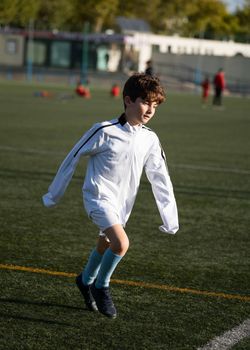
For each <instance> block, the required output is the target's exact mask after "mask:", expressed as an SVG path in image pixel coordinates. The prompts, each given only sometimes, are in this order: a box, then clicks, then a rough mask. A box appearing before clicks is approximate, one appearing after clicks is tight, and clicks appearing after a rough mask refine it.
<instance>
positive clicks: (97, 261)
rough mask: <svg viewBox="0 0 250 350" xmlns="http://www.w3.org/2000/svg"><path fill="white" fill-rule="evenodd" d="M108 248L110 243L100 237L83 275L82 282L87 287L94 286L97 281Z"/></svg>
mask: <svg viewBox="0 0 250 350" xmlns="http://www.w3.org/2000/svg"><path fill="white" fill-rule="evenodd" d="M108 247H109V242H108V241H107V240H106V239H105V237H99V239H98V242H97V246H96V248H95V249H93V250H92V252H91V254H90V256H89V259H88V262H87V265H86V266H85V268H84V270H83V273H82V282H83V283H84V284H85V285H90V284H92V283H93V282H94V280H95V279H96V276H97V274H98V271H99V268H100V266H101V261H102V256H103V254H104V252H105V251H106V249H107V248H108Z"/></svg>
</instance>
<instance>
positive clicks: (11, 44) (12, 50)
mask: <svg viewBox="0 0 250 350" xmlns="http://www.w3.org/2000/svg"><path fill="white" fill-rule="evenodd" d="M5 52H6V53H7V54H9V55H15V54H16V53H17V40H16V39H7V40H6V42H5Z"/></svg>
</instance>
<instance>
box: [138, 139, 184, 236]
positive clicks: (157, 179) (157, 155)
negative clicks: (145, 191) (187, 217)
mask: <svg viewBox="0 0 250 350" xmlns="http://www.w3.org/2000/svg"><path fill="white" fill-rule="evenodd" d="M145 172H146V175H147V178H148V180H149V182H150V183H151V186H152V191H153V194H154V197H155V201H156V204H157V207H158V210H159V212H160V215H161V219H162V221H163V225H162V226H160V227H159V229H160V231H162V232H166V233H170V234H175V233H176V232H177V231H178V229H179V221H178V211H177V205H176V201H175V196H174V191H173V185H172V182H171V180H170V176H169V173H168V170H167V166H166V160H165V155H164V152H163V150H162V148H161V146H160V143H159V141H158V140H157V142H155V144H154V147H152V148H151V150H150V154H149V156H148V158H147V160H146V164H145Z"/></svg>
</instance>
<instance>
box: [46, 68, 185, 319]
mask: <svg viewBox="0 0 250 350" xmlns="http://www.w3.org/2000/svg"><path fill="white" fill-rule="evenodd" d="M164 99H165V94H164V90H163V88H162V86H161V85H160V82H159V79H158V78H156V77H153V76H149V75H146V74H139V73H137V74H134V75H132V76H131V77H130V78H129V79H128V80H127V82H126V83H125V86H124V90H123V101H124V107H125V113H123V114H122V115H121V116H120V117H119V118H116V119H113V120H111V121H105V122H101V123H98V124H95V125H94V126H93V127H92V128H91V129H90V130H89V131H87V132H86V133H85V134H84V135H83V137H82V138H81V139H80V141H79V142H78V143H77V144H76V145H75V146H74V147H73V149H72V151H71V152H70V153H69V154H68V156H67V157H66V158H65V160H64V161H63V163H62V165H61V166H60V168H59V170H58V172H57V174H56V176H55V178H54V180H53V182H52V184H51V185H50V187H49V192H48V193H47V194H45V195H44V196H43V202H44V205H45V206H47V207H51V206H54V205H55V204H56V203H58V202H59V200H60V198H61V197H62V196H63V194H64V191H65V189H66V187H67V186H68V184H69V182H70V180H71V178H72V175H73V173H74V170H75V168H76V165H77V163H78V161H79V159H80V157H81V156H83V155H88V156H90V159H89V162H88V167H87V171H86V176H85V181H84V184H83V200H84V206H85V209H86V211H87V214H88V216H89V217H90V218H91V219H92V220H93V222H94V223H95V224H96V225H97V226H98V227H99V229H100V234H99V239H98V242H97V246H96V248H95V249H94V250H93V251H92V253H91V254H90V257H89V260H88V263H87V265H86V267H85V269H84V270H83V272H82V273H81V274H80V275H79V276H77V278H76V284H77V286H78V288H79V289H80V292H81V293H82V295H83V297H84V300H85V304H86V306H87V308H88V309H89V310H92V311H97V310H98V311H99V312H101V313H102V314H104V315H105V316H107V317H111V318H115V317H116V309H115V306H114V304H113V301H112V298H111V294H110V290H109V282H110V278H111V275H112V273H113V272H114V270H115V268H116V266H117V264H118V263H119V262H120V260H121V259H122V257H123V256H124V255H125V254H126V252H127V250H128V247H129V240H128V237H127V234H126V232H125V230H124V227H125V224H126V222H127V221H128V218H129V216H130V213H131V210H132V207H133V204H134V201H135V197H136V194H137V190H138V188H139V182H140V177H141V174H142V171H143V169H145V171H146V175H147V177H148V180H149V181H150V183H151V185H152V190H153V194H154V197H155V200H156V203H157V206H158V209H159V212H160V215H161V218H162V221H163V225H162V226H160V230H161V231H163V232H167V233H171V234H174V233H176V232H177V231H178V228H179V226H178V214H177V207H176V202H175V197H174V193H173V188H172V184H171V180H170V178H169V175H168V171H167V168H166V163H165V155H164V152H163V150H162V149H161V146H160V143H159V140H158V137H157V136H156V134H155V133H154V132H153V131H151V130H150V129H149V128H147V127H146V126H145V124H147V122H148V121H149V120H150V119H151V118H152V117H153V115H154V113H155V109H156V107H157V106H158V104H160V103H162V102H163V101H164Z"/></svg>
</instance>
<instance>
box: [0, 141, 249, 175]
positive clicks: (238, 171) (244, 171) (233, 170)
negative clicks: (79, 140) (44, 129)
mask: <svg viewBox="0 0 250 350" xmlns="http://www.w3.org/2000/svg"><path fill="white" fill-rule="evenodd" d="M0 151H7V152H16V153H26V154H44V155H50V154H51V155H56V156H66V153H65V152H54V151H48V150H46V151H45V150H38V149H24V148H17V147H11V146H0ZM169 165H170V167H171V168H180V169H190V170H201V171H211V172H219V173H234V174H242V175H250V170H248V169H238V168H220V167H216V166H207V165H192V164H173V163H171V164H169Z"/></svg>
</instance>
